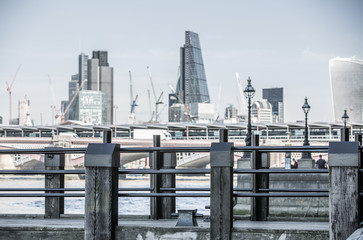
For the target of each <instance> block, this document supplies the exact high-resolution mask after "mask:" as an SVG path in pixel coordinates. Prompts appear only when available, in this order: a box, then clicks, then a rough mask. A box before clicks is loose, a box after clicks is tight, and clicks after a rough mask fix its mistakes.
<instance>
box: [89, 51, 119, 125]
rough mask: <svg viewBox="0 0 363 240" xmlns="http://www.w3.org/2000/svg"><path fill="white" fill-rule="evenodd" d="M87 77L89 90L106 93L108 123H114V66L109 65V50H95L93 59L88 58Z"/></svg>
mask: <svg viewBox="0 0 363 240" xmlns="http://www.w3.org/2000/svg"><path fill="white" fill-rule="evenodd" d="M87 77H88V85H87V88H88V90H90V91H102V92H104V93H105V94H106V98H107V105H106V106H107V107H106V108H107V109H106V110H107V115H106V116H107V118H106V119H107V120H106V124H113V68H112V67H109V64H108V54H107V51H93V54H92V59H89V60H88V73H87Z"/></svg>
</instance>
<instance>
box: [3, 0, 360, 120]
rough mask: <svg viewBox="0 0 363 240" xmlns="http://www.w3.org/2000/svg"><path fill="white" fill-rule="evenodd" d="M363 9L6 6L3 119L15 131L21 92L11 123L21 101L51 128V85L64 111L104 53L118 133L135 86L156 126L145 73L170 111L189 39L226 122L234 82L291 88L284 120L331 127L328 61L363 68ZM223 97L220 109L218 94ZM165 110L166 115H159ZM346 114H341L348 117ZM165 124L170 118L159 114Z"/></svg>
mask: <svg viewBox="0 0 363 240" xmlns="http://www.w3.org/2000/svg"><path fill="white" fill-rule="evenodd" d="M362 13H363V1H361V0H347V1H340V0H329V1H328V0H326V1H322V0H304V1H302V0H301V1H294V0H285V1H282V0H274V1H267V0H266V1H256V0H251V1H241V0H238V1H211V0H208V1H202V0H200V1H192V0H184V1H170V0H155V1H151V0H145V1H137V0H135V1H73V0H72V1H47V0H43V1H31V0H29V1H25V0H24V1H17V0H9V1H7V0H0V22H1V24H0V86H2V87H1V88H0V89H1V90H0V102H1V106H0V116H3V122H4V123H5V124H7V123H8V113H9V107H8V104H9V100H8V93H7V91H6V84H5V82H6V81H8V82H11V81H12V79H13V76H14V74H15V72H16V69H17V68H18V66H19V64H22V67H21V69H20V71H19V74H18V76H17V78H16V80H15V82H14V85H13V90H12V94H13V106H12V109H13V117H16V116H17V115H18V100H19V99H21V98H24V96H25V95H27V98H28V99H30V104H31V118H32V119H34V122H35V124H36V125H40V123H41V122H40V121H41V116H42V121H43V124H44V125H45V124H51V123H52V118H51V117H52V111H51V108H50V106H51V105H52V104H54V103H53V100H52V94H51V88H50V86H49V82H48V74H49V75H50V76H51V79H52V83H53V88H54V92H55V97H56V99H57V102H56V104H57V106H58V107H59V106H60V101H61V100H64V99H67V97H68V81H69V80H70V79H71V75H72V74H76V73H77V72H78V54H79V52H80V51H82V52H85V53H86V54H88V55H89V56H91V55H92V51H93V50H106V51H108V53H109V64H110V66H112V67H114V91H115V92H114V96H115V99H114V103H115V105H117V106H118V110H117V123H118V124H121V123H126V122H127V119H128V112H129V98H130V96H129V76H128V71H129V70H131V71H132V75H133V82H134V94H136V93H138V94H139V104H140V106H139V107H137V109H136V118H137V120H139V121H147V120H149V118H150V111H149V101H148V94H147V90H148V89H150V90H151V85H150V81H149V78H148V73H147V68H146V67H147V66H150V68H151V71H152V76H153V81H154V84H155V89H156V91H157V94H158V93H160V92H161V91H164V96H165V97H164V101H165V102H167V94H168V93H170V89H169V87H168V84H171V85H173V86H174V87H175V85H176V82H177V71H178V65H179V48H180V47H181V46H182V45H183V44H184V38H185V36H184V35H185V31H187V30H190V31H194V32H196V33H198V34H199V38H200V41H201V47H202V54H203V60H204V66H205V70H206V75H207V82H208V88H209V93H210V96H211V101H212V102H213V103H215V104H216V105H218V106H219V110H218V111H219V112H220V114H221V115H222V114H223V112H224V108H225V106H226V104H234V105H235V106H237V105H238V104H237V95H238V91H237V85H236V78H235V72H239V75H240V78H241V79H243V80H244V81H245V82H246V84H247V81H246V79H247V78H248V76H250V77H251V79H252V85H253V86H254V87H255V89H256V96H255V98H254V100H258V99H260V98H261V97H262V88H271V87H283V88H284V91H285V96H284V98H285V99H284V100H285V120H286V121H287V122H292V121H296V120H303V118H304V114H303V111H302V109H301V106H302V105H303V103H304V97H305V96H307V97H308V98H309V103H310V105H311V111H310V114H309V120H311V121H314V122H318V121H332V120H333V108H332V103H331V92H330V80H329V69H328V64H329V59H330V58H333V57H336V56H340V57H352V56H356V58H358V59H363V14H362ZM220 86H221V97H220V101H219V103H218V99H219V97H218V95H219V88H220ZM160 108H163V107H160ZM342 114H343V113H342ZM161 119H162V121H164V122H165V121H167V108H165V109H164V110H163V112H162V113H161Z"/></svg>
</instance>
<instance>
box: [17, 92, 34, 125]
mask: <svg viewBox="0 0 363 240" xmlns="http://www.w3.org/2000/svg"><path fill="white" fill-rule="evenodd" d="M19 125H20V126H31V125H33V124H32V121H31V120H30V100H29V99H26V98H25V99H20V100H19Z"/></svg>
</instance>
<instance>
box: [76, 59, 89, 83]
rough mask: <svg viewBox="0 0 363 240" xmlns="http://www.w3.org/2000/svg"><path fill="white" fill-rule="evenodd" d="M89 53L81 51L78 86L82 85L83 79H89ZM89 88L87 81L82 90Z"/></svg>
mask: <svg viewBox="0 0 363 240" xmlns="http://www.w3.org/2000/svg"><path fill="white" fill-rule="evenodd" d="M87 66H88V55H86V54H84V53H81V54H79V55H78V86H81V84H82V82H83V80H85V79H87V72H88V67H87ZM83 89H84V90H87V82H85V83H84V84H83V87H82V90H83Z"/></svg>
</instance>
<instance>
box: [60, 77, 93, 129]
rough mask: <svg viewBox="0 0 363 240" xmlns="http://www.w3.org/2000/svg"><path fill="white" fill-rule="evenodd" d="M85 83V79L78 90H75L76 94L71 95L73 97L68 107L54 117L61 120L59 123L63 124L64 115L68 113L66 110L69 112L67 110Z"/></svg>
mask: <svg viewBox="0 0 363 240" xmlns="http://www.w3.org/2000/svg"><path fill="white" fill-rule="evenodd" d="M86 81H87V79H84V80H83V82H82V83H81V86H79V88H78V89H77V92H76V93H75V94H74V95H73V97H72V100H71V101H70V102H69V103H68V106H67V107H66V109H65V110H64V112H62V111H59V112H58V113H57V114H56V115H55V119H57V118H59V117H60V118H61V123H63V122H64V116H65V115H66V113H67V112H68V110H69V108H70V107H71V105H72V103H73V101H74V99H76V97H77V95H78V93H79V91H80V90H81V89H82V87H83V85H84V83H85V82H86Z"/></svg>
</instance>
